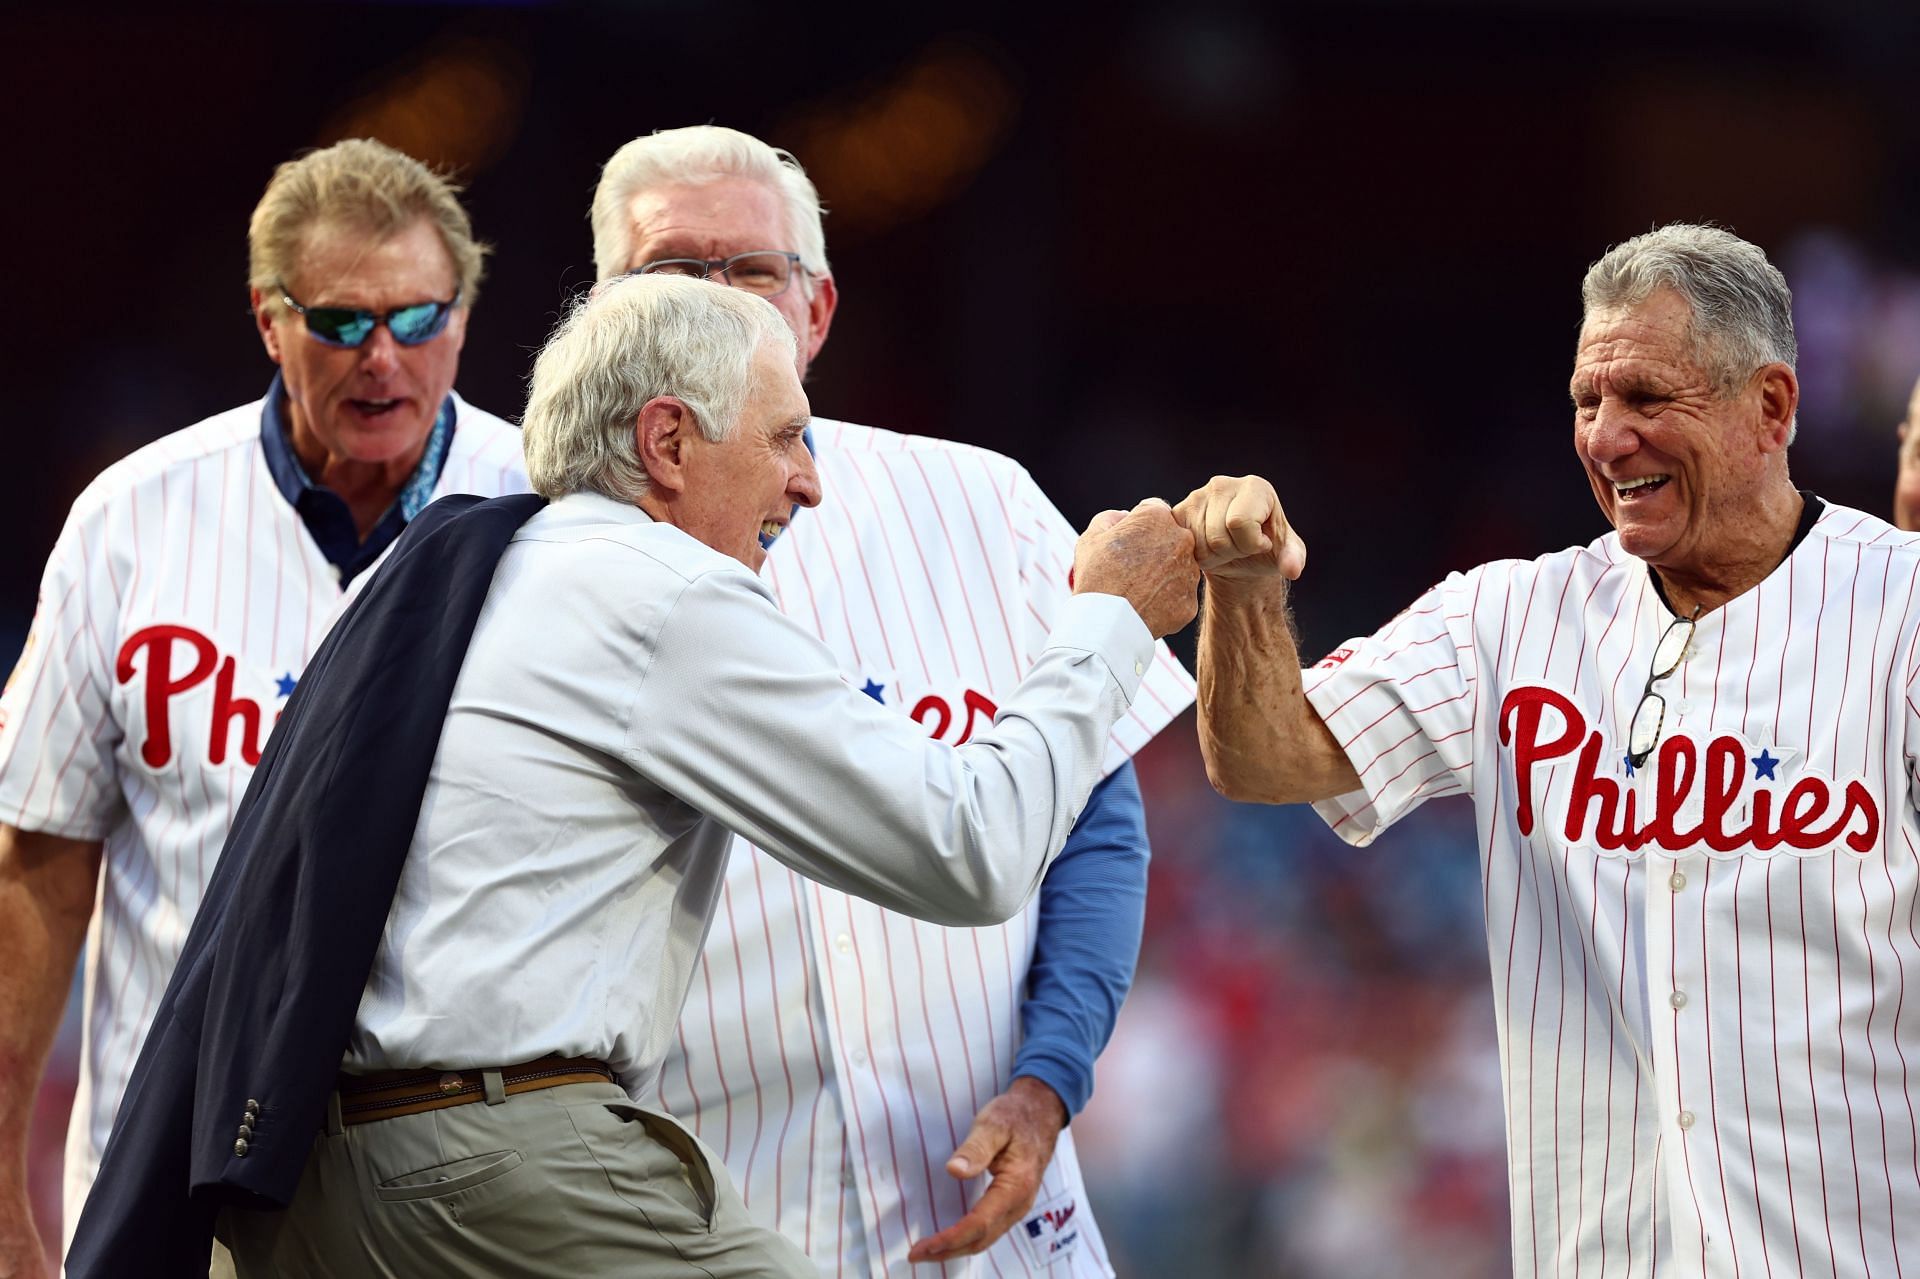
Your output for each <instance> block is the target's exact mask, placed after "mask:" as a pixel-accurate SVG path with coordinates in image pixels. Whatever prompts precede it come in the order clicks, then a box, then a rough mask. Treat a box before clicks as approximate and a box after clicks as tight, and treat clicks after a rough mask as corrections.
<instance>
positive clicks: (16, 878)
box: [0, 825, 100, 1179]
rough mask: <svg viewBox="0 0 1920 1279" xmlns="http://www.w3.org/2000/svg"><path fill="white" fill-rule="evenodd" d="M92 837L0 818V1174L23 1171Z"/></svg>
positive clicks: (76, 937) (95, 858) (88, 901)
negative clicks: (22, 827) (30, 828)
mask: <svg viewBox="0 0 1920 1279" xmlns="http://www.w3.org/2000/svg"><path fill="white" fill-rule="evenodd" d="M99 866H100V845H99V844H98V843H89V842H85V841H80V840H68V839H60V838H58V837H56V836H50V835H38V834H31V833H27V832H22V831H19V830H16V829H15V828H13V827H11V826H6V825H0V1179H4V1178H8V1177H19V1176H24V1173H25V1168H26V1158H27V1130H28V1127H29V1123H28V1120H29V1118H30V1116H31V1114H32V1109H33V1099H34V1094H35V1092H36V1091H37V1090H38V1088H39V1085H40V1075H41V1072H42V1070H44V1069H45V1066H46V1060H47V1053H48V1050H49V1049H50V1048H51V1047H52V1044H53V1037H54V1034H55V1032H56V1031H57V1030H58V1029H59V1026H60V1015H61V1013H62V1011H63V1010H64V1009H65V1007H66V1003H67V989H68V986H69V984H70V980H71V977H72V974H73V965H74V961H75V959H76V958H77V957H78V956H79V953H80V945H81V942H82V941H83V940H84V939H85V937H86V932H87V920H88V919H89V917H90V916H91V914H92V911H93V888H94V883H95V880H96V879H97V877H98V875H99Z"/></svg>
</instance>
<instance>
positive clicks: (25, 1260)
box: [0, 1186, 47, 1279]
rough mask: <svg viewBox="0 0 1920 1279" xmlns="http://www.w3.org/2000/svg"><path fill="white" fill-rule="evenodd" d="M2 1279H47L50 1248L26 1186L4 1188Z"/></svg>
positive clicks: (0, 1203) (0, 1193)
mask: <svg viewBox="0 0 1920 1279" xmlns="http://www.w3.org/2000/svg"><path fill="white" fill-rule="evenodd" d="M0 1279H47V1246H46V1244H44V1243H42V1242H41V1240H40V1231H39V1230H38V1229H37V1228H36V1227H35V1226H34V1224H33V1205H32V1204H30V1203H29V1202H28V1201H27V1191H26V1187H25V1186H9V1187H6V1188H5V1189H0Z"/></svg>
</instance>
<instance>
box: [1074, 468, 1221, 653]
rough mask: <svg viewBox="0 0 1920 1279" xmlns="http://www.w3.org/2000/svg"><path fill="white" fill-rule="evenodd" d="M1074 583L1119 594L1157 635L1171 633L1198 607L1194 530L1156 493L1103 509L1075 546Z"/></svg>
mask: <svg viewBox="0 0 1920 1279" xmlns="http://www.w3.org/2000/svg"><path fill="white" fill-rule="evenodd" d="M1073 589H1074V592H1075V593H1076V594H1078V593H1080V592H1082V591H1097V592H1099V593H1101V594H1103V595H1118V596H1121V597H1122V598H1124V599H1125V600H1126V601H1127V602H1128V603H1129V604H1131V605H1133V610H1134V612H1136V613H1138V614H1140V620H1141V621H1143V622H1145V623H1146V624H1147V629H1148V630H1149V631H1151V632H1153V635H1154V638H1155V639H1158V638H1160V637H1161V636H1163V635H1171V634H1173V632H1175V631H1177V630H1179V629H1180V628H1181V627H1183V626H1185V625H1186V624H1187V623H1188V622H1191V621H1192V620H1193V618H1194V615H1195V614H1196V613H1198V612H1199V611H1200V601H1199V595H1198V592H1199V589H1200V567H1199V565H1198V564H1197V563H1195V561H1194V558H1193V535H1192V534H1191V533H1189V532H1187V530H1186V529H1184V528H1182V527H1180V525H1179V524H1177V523H1175V522H1174V518H1173V511H1172V508H1170V507H1169V506H1168V505H1167V504H1166V503H1165V502H1162V501H1161V500H1160V499H1159V498H1157V497H1150V498H1148V499H1147V500H1146V501H1144V502H1142V503H1140V505H1138V506H1136V507H1134V508H1133V509H1132V510H1131V511H1127V512H1124V513H1122V512H1120V511H1102V512H1100V514H1098V515H1096V516H1094V517H1093V523H1091V524H1089V525H1087V531H1086V532H1084V533H1082V534H1081V535H1080V541H1079V542H1078V544H1076V545H1075V546H1074V548H1073Z"/></svg>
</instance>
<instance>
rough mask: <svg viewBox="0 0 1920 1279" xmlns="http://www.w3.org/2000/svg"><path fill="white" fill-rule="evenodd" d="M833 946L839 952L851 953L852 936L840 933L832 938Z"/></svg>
mask: <svg viewBox="0 0 1920 1279" xmlns="http://www.w3.org/2000/svg"><path fill="white" fill-rule="evenodd" d="M833 946H834V949H835V950H838V951H839V952H840V953H841V954H843V955H851V954H852V953H853V938H851V937H849V936H847V935H846V934H845V933H841V934H840V935H839V936H838V937H836V938H834V939H833Z"/></svg>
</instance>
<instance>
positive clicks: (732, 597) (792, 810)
mask: <svg viewBox="0 0 1920 1279" xmlns="http://www.w3.org/2000/svg"><path fill="white" fill-rule="evenodd" d="M1152 660H1153V640H1152V637H1151V636H1150V635H1149V634H1148V632H1147V629H1146V627H1145V625H1144V624H1143V623H1142V622H1141V621H1140V618H1139V616H1138V615H1137V614H1136V613H1135V612H1134V610H1133V608H1132V607H1131V606H1130V605H1129V604H1128V603H1127V602H1126V601H1125V600H1123V599H1120V598H1118V597H1116V596H1111V595H1092V594H1089V595H1078V596H1075V597H1074V598H1073V599H1072V600H1070V601H1069V602H1068V605H1067V606H1066V607H1065V608H1064V609H1063V610H1062V613H1061V615H1060V620H1059V624H1058V625H1057V626H1056V627H1055V628H1054V630H1053V632H1052V635H1051V636H1050V637H1049V641H1048V647H1047V649H1046V651H1045V652H1044V653H1043V654H1042V655H1041V656H1040V658H1039V660H1038V661H1037V662H1036V663H1035V664H1034V666H1033V668H1032V671H1031V673H1030V674H1029V675H1028V676H1027V678H1026V679H1025V680H1024V681H1022V683H1021V684H1020V686H1019V688H1018V689H1017V690H1016V691H1015V694H1014V696H1013V697H1012V698H1010V699H1008V701H1007V702H1006V703H1005V704H1004V705H1003V706H1002V708H1001V711H1000V714H999V716H998V717H997V718H996V720H995V722H994V724H993V727H992V728H991V730H989V731H987V732H983V733H980V734H978V735H976V736H975V737H974V738H973V740H972V741H970V742H969V743H968V744H967V745H965V746H960V747H953V746H948V745H946V744H944V743H942V742H939V741H936V740H934V739H932V738H929V737H928V736H927V734H926V730H925V729H924V728H923V727H922V726H920V725H918V724H916V723H914V722H913V721H911V720H909V719H907V718H906V717H905V716H902V715H900V714H898V713H897V712H895V711H892V710H888V709H886V708H883V707H882V706H880V705H879V704H878V703H876V702H874V701H873V700H872V699H871V698H868V697H866V696H864V695H863V694H862V693H861V692H860V691H859V690H857V689H855V688H853V687H851V686H850V685H849V684H848V683H847V682H846V680H845V679H844V678H843V677H842V676H841V674H840V672H839V669H838V663H837V662H836V661H835V659H834V657H833V655H832V653H831V652H829V651H828V650H827V649H826V648H825V647H824V646H823V645H822V644H821V643H820V642H819V640H817V639H815V638H814V637H813V636H811V635H809V634H808V633H806V632H805V631H804V630H802V629H801V628H800V627H798V626H796V625H794V624H793V623H792V622H790V621H789V620H787V619H786V618H785V617H783V616H782V615H781V613H780V611H779V609H778V608H776V607H775V605H774V602H773V599H772V597H771V595H770V594H769V593H768V591H767V588H766V586H765V585H764V584H763V583H762V582H761V581H760V580H759V579H758V578H757V577H755V576H754V575H753V574H752V573H750V572H749V571H748V570H747V569H746V568H745V567H744V566H743V565H741V564H740V563H739V562H738V561H736V560H733V559H730V558H728V557H726V556H724V555H721V554H720V553H718V552H717V551H714V550H712V549H711V548H709V547H707V546H705V545H702V544H701V543H700V542H698V541H696V540H694V539H693V538H692V537H690V536H688V535H687V534H685V533H683V532H681V531H680V530H679V529H676V528H673V527H671V526H670V525H665V524H659V523H656V522H654V521H653V520H650V519H649V518H648V517H647V516H646V515H645V514H644V513H642V512H641V511H640V510H638V509H637V508H635V507H633V506H629V505H626V504H624V503H620V502H616V501H613V500H611V499H609V498H604V497H600V496H597V495H593V494H576V495H574V496H571V497H567V498H564V499H562V500H560V501H558V502H555V503H553V504H552V505H551V506H550V507H548V508H547V509H546V510H544V511H542V512H540V513H539V514H538V515H536V516H535V517H534V518H533V519H532V520H530V521H528V523H527V524H526V525H525V526H524V527H523V528H522V529H521V530H520V532H519V534H518V535H517V536H516V537H515V539H514V541H513V544H512V545H510V546H509V547H508V548H507V552H506V554H505V556H503V557H502V559H501V561H500V567H499V570H498V572H497V573H496V574H495V576H494V581H493V588H492V592H491V594H490V595H489V597H488V599H487V602H486V605H485V607H484V608H483V609H482V611H481V614H480V619H479V623H478V625H477V626H476V627H475V629H474V634H473V640H472V644H471V646H470V647H469V649H468V651H467V657H466V661H465V664H464V665H463V666H462V668H461V672H460V676H459V679H458V681H457V682H456V683H455V686H454V690H453V699H452V704H451V706H450V707H449V709H448V712H447V722H446V728H445V729H444V730H443V732H442V734H441V738H440V747H439V752H438V754H437V756H436V757H435V759H434V764H433V771H432V775H431V776H430V778H429V779H428V782H427V788H426V794H425V797H424V799H423V801H422V803H421V809H420V822H419V825H418V827H417V828H416V830H415V832H414V838H413V845H412V847H411V849H410V850H409V852H408V858H407V865H406V868H405V870H404V872H403V873H402V875H401V879H400V885H399V889H398V891H397V892H396V894H395V897H394V903H393V909H392V913H391V914H390V915H389V916H388V919H387V926H386V932H385V934H384V936H383V938H382V940H381V945H380V951H379V954H378V955H377V957H376V958H375V961H374V966H373V971H372V973H371V975H370V976H369V978H368V981H367V989H366V993H365V995H364V996H363V997H362V999H361V1002H360V1009H359V1013H358V1016H357V1018H356V1023H355V1027H354V1033H353V1037H352V1039H351V1041H350V1044H349V1048H348V1053H347V1057H346V1062H345V1067H346V1069H348V1070H352V1071H372V1070H387V1069H402V1068H415V1067H427V1066H443V1067H462V1066H491V1065H506V1064H513V1063H517V1062H522V1061H528V1060H532V1059H533V1058H536V1057H540V1056H542V1055H544V1054H547V1053H555V1052H557V1053H563V1054H567V1055H570V1056H585V1057H597V1058H601V1059H603V1060H606V1061H608V1062H609V1063H611V1064H612V1066H613V1068H614V1070H615V1071H616V1072H618V1074H619V1075H620V1077H621V1080H622V1082H623V1083H625V1084H626V1085H627V1087H628V1088H629V1089H630V1090H632V1091H634V1092H635V1093H638V1092H639V1090H640V1089H642V1088H643V1087H645V1085H646V1083H647V1081H648V1080H649V1079H650V1077H651V1076H652V1074H653V1072H654V1071H656V1070H657V1069H658V1067H659V1063H660V1061H661V1058H662V1056H663V1055H664V1052H665V1049H666V1045H667V1043H668V1041H669V1039H670V1037H671V1036H672V1035H673V1033H674V1024H675V1021H676V1019H677V1017H678V1015H679V1011H680V1005H681V1003H682V1001H683V1000H684V999H685V997H686V991H687V984H688V982H689V980H690V979H691V976H692V971H693V965H694V963H695V961H696V959H697V958H698V955H699V951H700V946H701V943H702V941H703V940H704V938H705V936H706V930H707V925H708V921H709V920H710V919H711V917H712V914H713V910H714V907H715V903H716V899H717V897H718V894H719V892H720V890H721V886H722V884H723V882H724V880H725V871H726V859H727V850H728V838H727V832H728V831H729V830H732V831H737V832H738V833H739V834H741V835H743V836H745V837H746V838H747V839H749V840H752V841H753V842H754V843H756V844H758V845H759V846H761V847H762V848H764V849H766V850H767V851H768V852H769V853H771V854H772V855H773V856H775V857H777V858H779V859H780V860H781V861H783V862H785V863H786V864H788V865H789V866H792V867H793V868H794V869H796V870H798V871H800V872H801V873H802V874H805V875H809V876H812V877H814V878H816V879H819V880H821V881H823V882H825V883H828V884H831V885H832V886H834V887H836V888H840V889H843V890H845V891H847V892H849V893H854V894H857V895H859V896H862V897H866V898H869V899H871V900H873V901H875V902H878V903H879V904H881V905H882V906H886V907H888V908H889V909H893V910H898V911H902V912H905V913H908V914H912V915H918V916H922V917H924V918H927V919H932V920H935V921H938V922H940V923H945V924H952V925H979V924H987V923H993V922H997V921H999V920H1001V919H1004V918H1006V917H1007V916H1009V915H1011V914H1012V913H1013V912H1014V911H1015V910H1017V909H1019V907H1020V906H1021V905H1022V903H1024V902H1025V900H1026V899H1027V897H1028V896H1029V895H1030V894H1031V893H1032V892H1033V891H1034V889H1035V888H1036V887H1037V886H1038V884H1039V882H1040V878H1041V876H1042V875H1043V874H1044V873H1045V870H1046V866H1047V863H1048V862H1049V861H1050V860H1051V859H1052V857H1053V856H1054V855H1055V854H1056V853H1058V852H1059V850H1060V847H1061V845H1062V844H1064V843H1065V842H1066V838H1067V834H1068V831H1069V830H1070V829H1071V828H1072V825H1073V822H1074V819H1075V817H1076V816H1077V815H1078V814H1079V811H1080V808H1081V805H1083V804H1084V803H1085V802H1086V799H1087V795H1088V793H1089V792H1090V791H1091V789H1092V787H1093V785H1094V783H1095V782H1097V781H1098V780H1099V777H1100V770H1101V759H1102V753H1103V751H1104V749H1105V745H1106V739H1107V734H1108V731H1109V730H1110V729H1111V728H1112V726H1113V723H1114V721H1115V720H1116V719H1117V718H1118V717H1119V716H1121V715H1122V714H1124V713H1125V710H1126V706H1127V703H1128V702H1129V701H1130V700H1131V699H1132V697H1133V695H1134V693H1135V692H1136V690H1137V689H1138V687H1139V683H1140V676H1141V672H1142V671H1143V670H1145V668H1146V666H1147V664H1148V663H1150V662H1151V661H1152Z"/></svg>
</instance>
